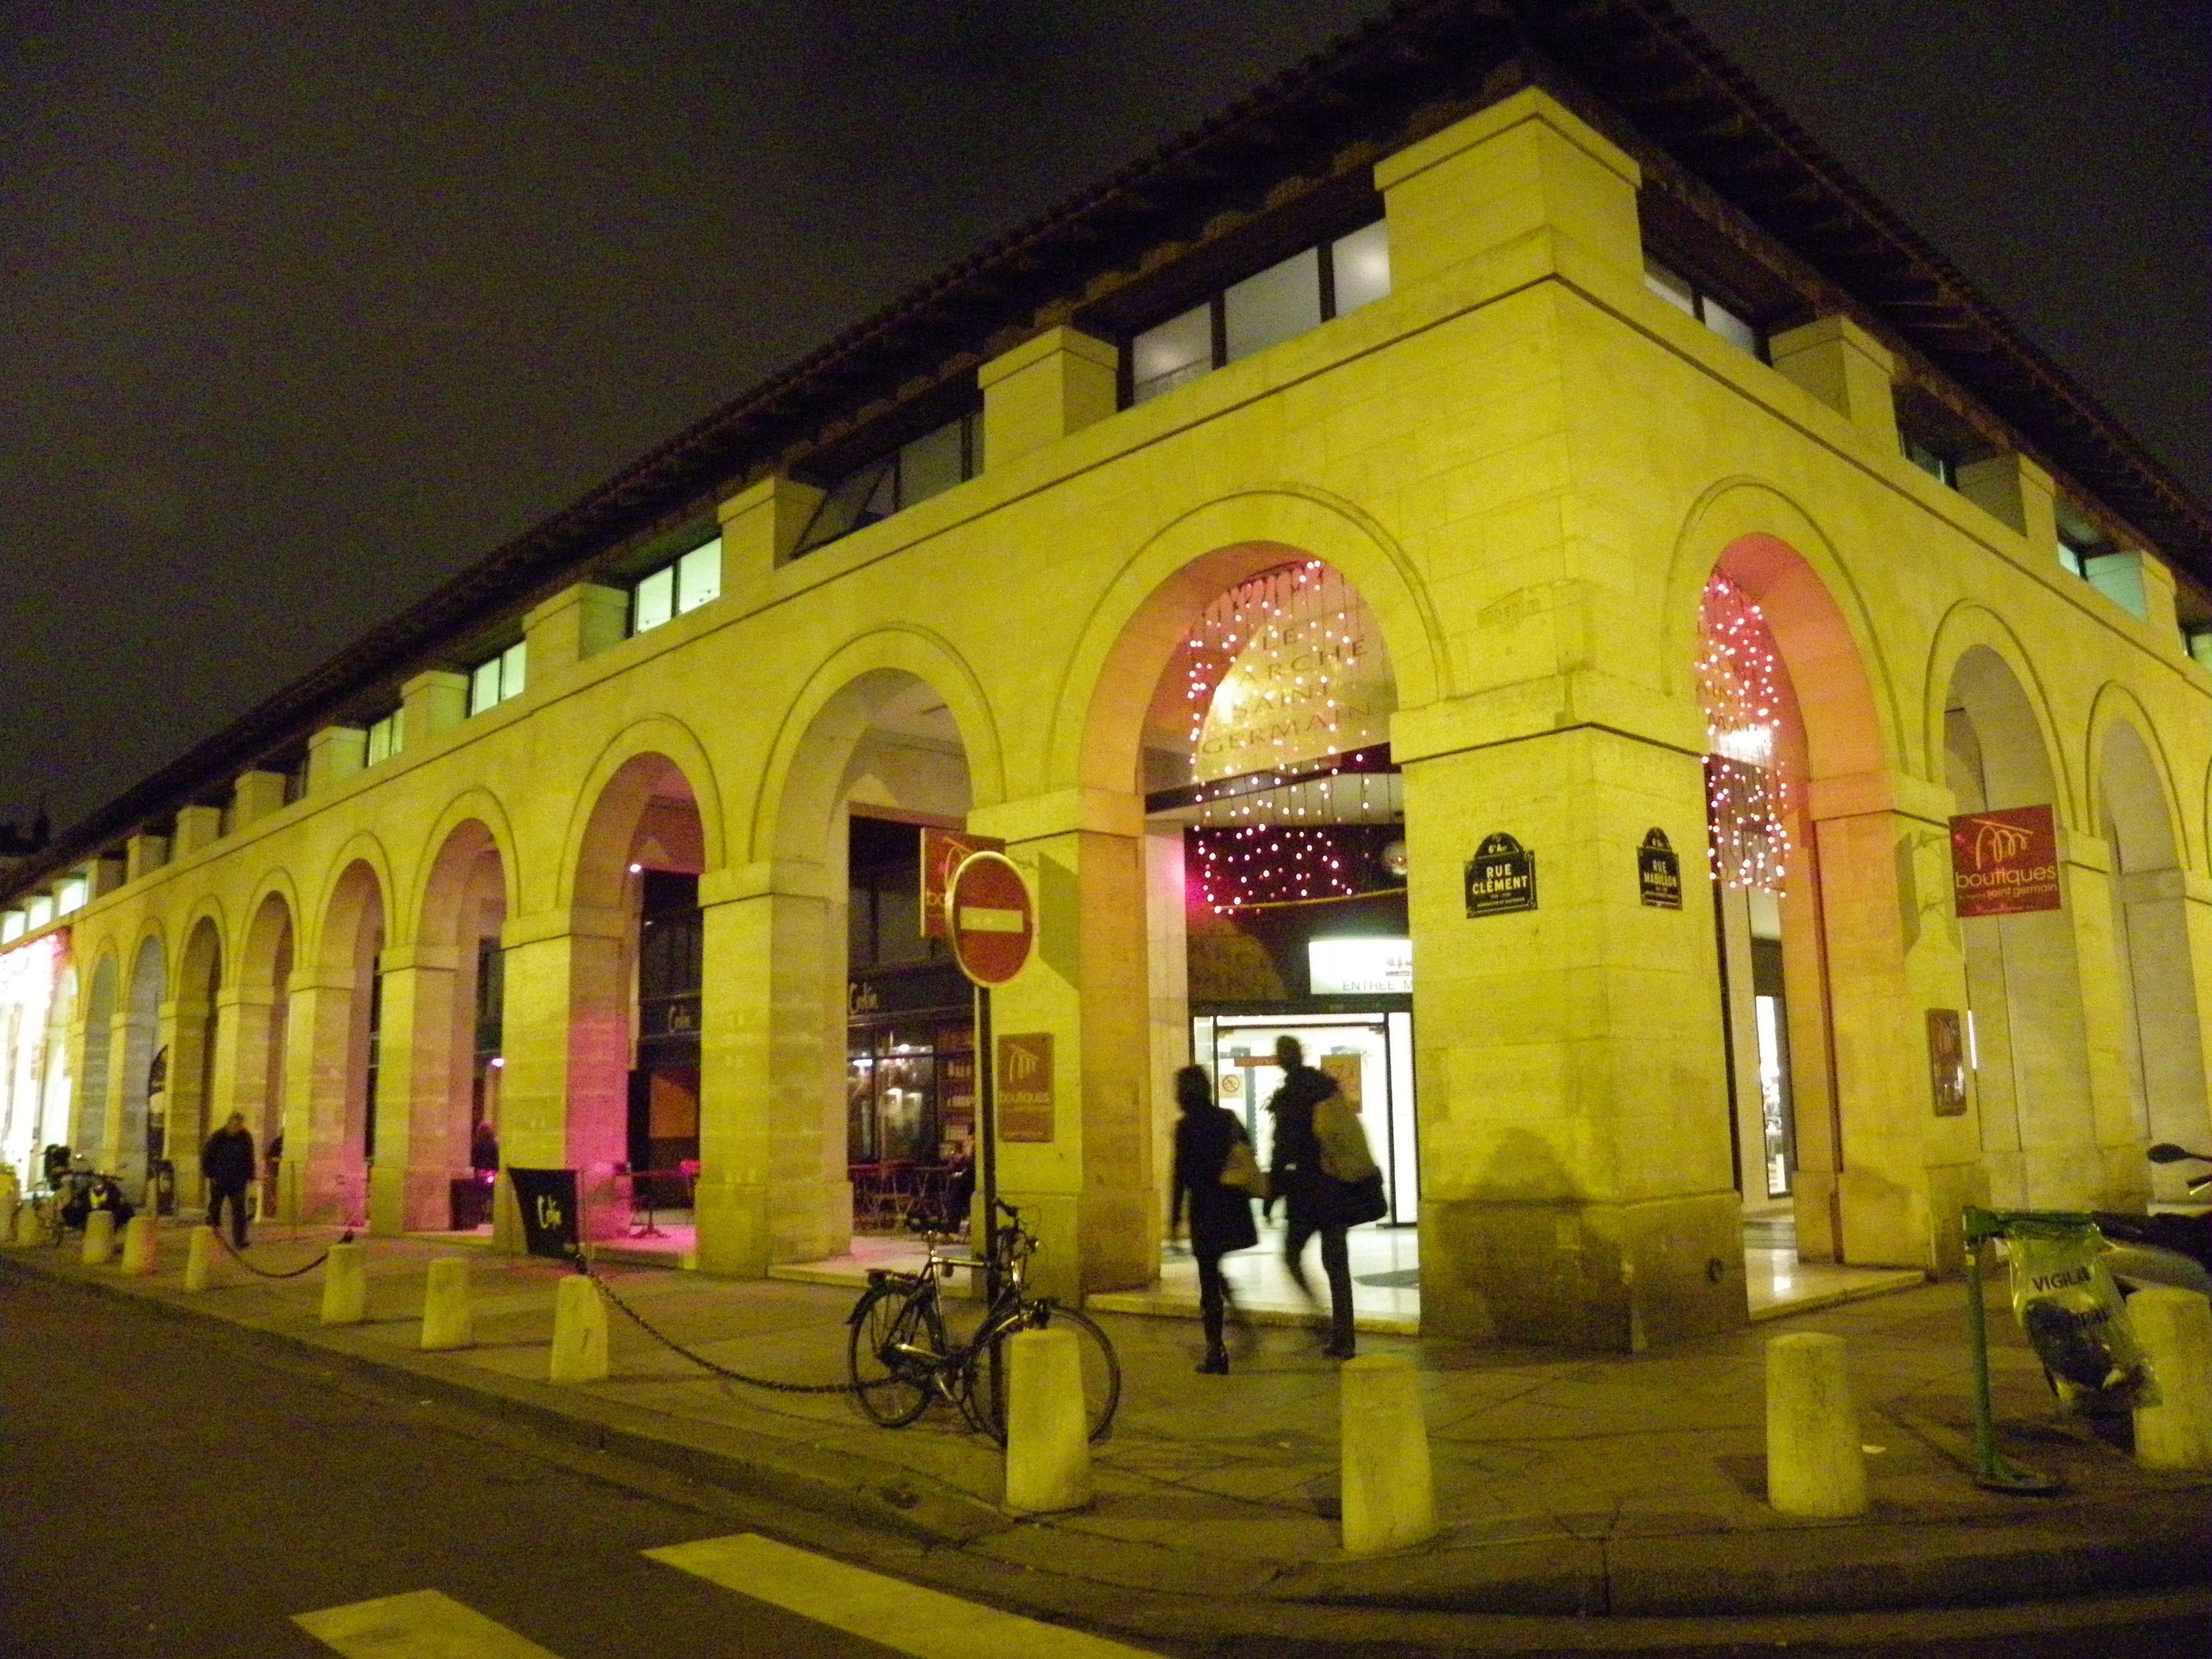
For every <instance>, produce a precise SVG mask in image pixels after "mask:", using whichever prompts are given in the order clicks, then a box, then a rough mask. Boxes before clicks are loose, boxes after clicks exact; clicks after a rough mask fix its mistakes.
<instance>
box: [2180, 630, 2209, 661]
mask: <svg viewBox="0 0 2212 1659" xmlns="http://www.w3.org/2000/svg"><path fill="white" fill-rule="evenodd" d="M2181 639H2182V643H2183V644H2184V645H2185V646H2186V647H2188V649H2189V654H2190V657H2191V659H2193V660H2194V661H2195V662H2196V664H2197V666H2198V667H2200V668H2212V628H2191V629H2185V630H2184V632H2183V634H2182V635H2181Z"/></svg>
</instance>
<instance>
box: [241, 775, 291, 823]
mask: <svg viewBox="0 0 2212 1659" xmlns="http://www.w3.org/2000/svg"><path fill="white" fill-rule="evenodd" d="M283 810H284V775H283V773H282V772H259V771H255V772H240V774H239V775H238V781H237V782H236V783H235V784H234V785H233V786H232V787H231V794H230V823H231V827H232V828H233V829H244V828H246V825H247V824H249V823H259V822H260V821H261V820H262V819H264V818H265V817H274V816H275V815H276V813H278V812H281V811H283Z"/></svg>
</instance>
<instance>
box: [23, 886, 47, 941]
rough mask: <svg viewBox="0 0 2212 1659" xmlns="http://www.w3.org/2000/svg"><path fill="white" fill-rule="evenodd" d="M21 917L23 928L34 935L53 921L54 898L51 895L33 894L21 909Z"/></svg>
mask: <svg viewBox="0 0 2212 1659" xmlns="http://www.w3.org/2000/svg"><path fill="white" fill-rule="evenodd" d="M23 917H24V924H25V927H26V928H27V930H28V931H30V932H33V933H35V932H36V931H37V930H38V929H40V928H41V927H45V926H46V924H47V923H48V922H50V921H52V920H53V919H54V896H53V895H52V893H34V894H33V895H32V896H31V902H29V903H28V904H26V905H25V906H24V907H23Z"/></svg>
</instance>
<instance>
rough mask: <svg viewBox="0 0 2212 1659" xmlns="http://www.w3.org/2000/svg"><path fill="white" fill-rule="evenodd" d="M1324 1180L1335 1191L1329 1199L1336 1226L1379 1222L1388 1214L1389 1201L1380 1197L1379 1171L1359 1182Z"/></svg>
mask: <svg viewBox="0 0 2212 1659" xmlns="http://www.w3.org/2000/svg"><path fill="white" fill-rule="evenodd" d="M1326 1179H1327V1180H1328V1183H1329V1184H1330V1186H1332V1187H1334V1188H1335V1189H1336V1190H1335V1191H1334V1192H1333V1193H1331V1194H1329V1197H1330V1200H1331V1203H1330V1208H1331V1209H1332V1210H1334V1212H1335V1222H1336V1225H1338V1226H1340V1227H1357V1226H1358V1225H1359V1224H1360V1223H1361V1222H1363V1221H1380V1220H1381V1219H1382V1218H1383V1217H1384V1216H1386V1215H1388V1214H1389V1212H1390V1200H1389V1199H1387V1198H1385V1197H1383V1172H1382V1171H1381V1170H1376V1171H1375V1172H1374V1173H1373V1174H1372V1175H1370V1176H1367V1177H1365V1178H1364V1180H1360V1181H1339V1180H1338V1179H1337V1178H1336V1177H1335V1176H1328V1177H1326Z"/></svg>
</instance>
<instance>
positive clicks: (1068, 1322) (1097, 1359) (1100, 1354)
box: [975, 1303, 1121, 1446]
mask: <svg viewBox="0 0 2212 1659" xmlns="http://www.w3.org/2000/svg"><path fill="white" fill-rule="evenodd" d="M1032 1314H1033V1323H1032V1324H1031V1325H1030V1326H1029V1327H1023V1326H1008V1327H1007V1328H1006V1329H1004V1330H1001V1331H999V1332H997V1333H995V1334H993V1335H992V1337H991V1338H990V1340H988V1341H987V1342H986V1343H985V1344H984V1347H983V1352H981V1354H979V1355H977V1356H976V1360H975V1364H976V1375H975V1398H976V1400H977V1401H978V1402H979V1404H980V1406H981V1410H980V1411H979V1412H978V1413H977V1415H978V1416H980V1417H981V1419H982V1422H983V1428H984V1430H985V1431H986V1432H987V1433H988V1434H989V1435H990V1437H991V1438H992V1439H994V1440H995V1441H997V1442H998V1443H1000V1445H1002V1446H1003V1445H1005V1444H1006V1407H1007V1394H1008V1390H1009V1389H1010V1387H1011V1379H1012V1376H1013V1365H1012V1355H1011V1354H1009V1353H1008V1352H1006V1344H1007V1343H1008V1342H1009V1341H1011V1340H1012V1339H1013V1338H1015V1337H1017V1336H1019V1335H1020V1334H1022V1331H1023V1330H1024V1328H1065V1329H1066V1330H1071V1331H1073V1332H1074V1333H1075V1346H1076V1352H1077V1355H1078V1357H1079V1363H1080V1364H1081V1366H1082V1370H1083V1415H1084V1419H1085V1421H1086V1422H1087V1423H1088V1424H1089V1425H1090V1429H1091V1439H1092V1440H1094V1441H1098V1440H1103V1439H1104V1438H1105V1437H1106V1435H1107V1431H1109V1430H1110V1429H1111V1428H1112V1427H1113V1426H1114V1412H1115V1407H1118V1406H1120V1405H1121V1361H1120V1360H1119V1359H1117V1358H1115V1355H1114V1345H1113V1343H1112V1342H1110V1341H1109V1340H1107V1336H1106V1333H1105V1332H1103V1331H1102V1330H1100V1329H1099V1328H1098V1327H1097V1325H1095V1324H1093V1323H1092V1322H1091V1316H1089V1315H1088V1314H1085V1313H1083V1312H1080V1311H1079V1310H1076V1309H1074V1308H1063V1307H1060V1306H1058V1305H1056V1304H1052V1303H1042V1304H1038V1305H1037V1307H1036V1308H1035V1309H1034V1310H1032Z"/></svg>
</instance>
